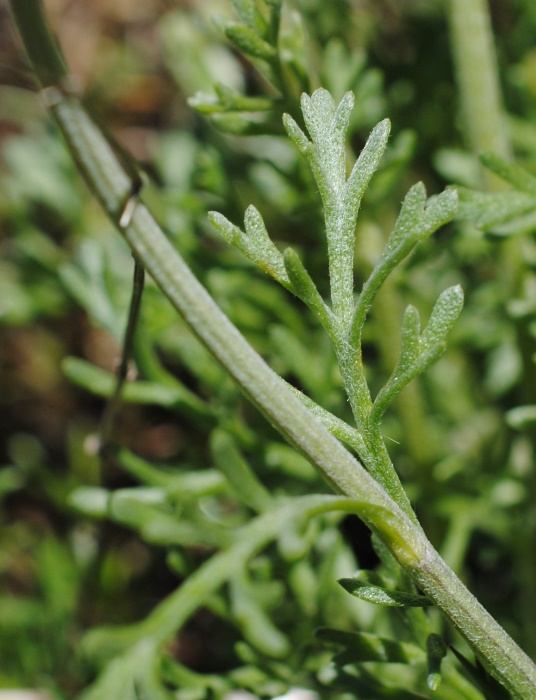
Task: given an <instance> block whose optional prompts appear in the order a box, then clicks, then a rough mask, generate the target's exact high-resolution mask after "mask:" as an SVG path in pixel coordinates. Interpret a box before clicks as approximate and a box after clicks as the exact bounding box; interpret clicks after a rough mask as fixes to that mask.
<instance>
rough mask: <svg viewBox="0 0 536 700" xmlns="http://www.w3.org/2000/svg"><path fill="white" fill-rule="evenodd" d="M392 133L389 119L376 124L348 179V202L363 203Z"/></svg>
mask: <svg viewBox="0 0 536 700" xmlns="http://www.w3.org/2000/svg"><path fill="white" fill-rule="evenodd" d="M390 132H391V122H390V121H389V119H384V120H383V121H381V122H380V123H379V124H376V126H375V127H374V129H373V130H372V132H371V134H370V136H369V137H368V139H367V142H366V144H365V146H364V148H363V150H362V151H361V153H360V155H359V158H358V159H357V160H356V162H355V163H354V167H353V168H352V172H351V174H350V177H349V178H348V181H347V185H346V198H347V200H348V202H351V201H354V202H355V201H357V202H360V201H361V198H362V197H363V194H364V193H365V190H366V188H367V186H368V184H369V182H370V179H371V178H372V176H373V175H374V173H375V172H376V170H377V169H378V166H379V164H380V160H381V158H382V156H383V154H384V151H385V149H386V147H387V140H388V138H389V134H390Z"/></svg>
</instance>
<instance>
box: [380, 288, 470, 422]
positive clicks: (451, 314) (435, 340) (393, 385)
mask: <svg viewBox="0 0 536 700" xmlns="http://www.w3.org/2000/svg"><path fill="white" fill-rule="evenodd" d="M463 299H464V296H463V290H462V288H461V287H460V285H455V286H454V287H449V288H448V289H446V290H445V291H444V292H442V293H441V294H440V295H439V298H438V300H437V301H436V303H435V305H434V308H433V309H432V313H431V314H430V319H429V321H428V325H427V326H426V328H425V329H424V331H423V332H422V334H420V335H419V328H420V320H419V313H418V311H417V309H415V308H414V307H413V306H408V307H407V309H406V311H405V313H404V316H403V319H402V348H401V351H400V358H399V360H398V362H397V364H396V367H395V368H394V370H393V372H392V374H391V376H390V377H389V379H388V380H387V382H386V383H385V385H384V386H383V387H382V389H381V390H380V391H379V392H378V395H377V396H376V399H375V400H374V405H373V407H372V411H371V413H370V422H371V424H373V425H377V424H378V422H379V421H380V420H381V417H382V416H383V414H384V413H385V410H386V409H387V406H388V405H389V404H390V403H391V401H392V400H393V399H394V397H395V396H396V395H397V394H399V393H400V392H401V391H402V389H403V388H404V387H405V386H407V385H408V384H409V382H410V381H411V380H412V379H413V378H414V377H416V376H417V375H419V374H422V373H423V372H424V371H426V370H427V369H428V367H430V365H432V364H433V363H434V362H436V361H437V360H438V359H439V358H440V357H441V355H442V354H443V352H444V351H445V349H446V347H447V335H448V334H449V332H450V331H451V329H452V327H453V325H454V323H455V322H456V319H457V318H458V316H459V315H460V313H461V310H462V308H463Z"/></svg>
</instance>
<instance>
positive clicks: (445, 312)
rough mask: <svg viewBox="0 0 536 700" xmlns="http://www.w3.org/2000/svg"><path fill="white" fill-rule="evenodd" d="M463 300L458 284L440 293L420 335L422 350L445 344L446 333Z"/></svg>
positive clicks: (459, 310)
mask: <svg viewBox="0 0 536 700" xmlns="http://www.w3.org/2000/svg"><path fill="white" fill-rule="evenodd" d="M463 299H464V295H463V289H462V288H461V286H460V285H459V284H457V285H455V286H454V287H449V288H448V289H445V291H444V292H441V294H440V295H439V298H438V300H437V301H436V303H435V305H434V308H433V309H432V313H431V314H430V319H429V321H428V324H427V326H426V328H425V329H424V331H423V333H422V335H421V342H422V345H423V347H424V348H426V349H429V348H432V347H433V346H434V345H436V346H441V345H443V344H444V343H445V341H446V337H447V335H448V333H449V332H450V330H451V329H452V326H453V325H454V323H455V322H456V319H457V318H458V316H459V315H460V313H461V311H462V308H463Z"/></svg>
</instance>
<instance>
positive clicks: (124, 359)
mask: <svg viewBox="0 0 536 700" xmlns="http://www.w3.org/2000/svg"><path fill="white" fill-rule="evenodd" d="M129 201H130V200H129ZM144 281H145V270H144V269H143V265H141V264H140V263H139V262H138V259H137V258H134V280H133V285H132V295H131V298H130V308H129V311H128V322H127V327H126V330H125V337H124V339H123V348H122V350H121V359H120V361H119V366H118V368H117V381H116V385H115V389H114V392H113V394H112V396H111V397H110V399H109V400H108V403H107V404H106V408H105V409H104V413H103V415H102V421H101V427H100V447H101V451H102V452H103V453H105V452H106V449H107V447H108V446H109V443H110V440H111V437H112V432H113V428H114V422H115V417H116V415H117V412H118V410H119V406H120V404H121V391H122V389H123V385H124V383H125V381H126V379H127V375H128V362H129V359H130V358H131V356H132V348H133V346H134V336H135V333H136V326H137V324H138V319H139V313H140V305H141V298H142V294H143V285H144Z"/></svg>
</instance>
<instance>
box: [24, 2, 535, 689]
mask: <svg viewBox="0 0 536 700" xmlns="http://www.w3.org/2000/svg"><path fill="white" fill-rule="evenodd" d="M10 4H11V9H12V11H13V15H14V17H15V20H16V22H17V24H18V27H19V31H20V34H21V36H22V39H23V42H24V44H25V45H26V46H27V47H28V55H29V56H30V58H31V60H32V62H33V67H34V70H35V72H36V74H37V76H38V78H39V79H40V80H41V79H42V78H45V82H44V83H42V84H44V86H45V87H47V86H50V84H51V83H50V74H51V71H50V68H54V69H57V56H58V51H57V49H55V44H54V42H53V40H52V37H50V35H48V34H47V29H46V26H45V25H44V19H43V16H42V12H41V7H40V4H39V2H38V0H11V3H10ZM23 10H24V11H23ZM40 23H43V26H39V25H40ZM36 32H37V33H38V34H39V36H40V38H41V43H40V51H39V52H36V51H35V50H34V49H33V48H32V42H33V38H34V36H35V34H36ZM43 36H45V37H47V36H48V44H49V45H50V46H47V41H44V40H43V39H42V37H43ZM49 58H50V59H52V58H54V64H51V66H50V67H49V66H48V60H49ZM52 72H53V71H52ZM57 73H58V78H59V80H60V81H61V80H63V79H64V78H65V74H64V73H63V72H62V71H59V70H58V71H57ZM53 97H54V99H53V100H49V107H50V111H51V112H52V114H53V116H54V117H55V119H56V121H57V123H58V124H59V126H60V128H61V130H62V132H63V134H64V136H65V139H66V141H67V143H68V145H69V148H70V150H71V152H72V154H73V157H74V158H75V160H76V162H77V164H78V166H79V169H80V171H81V173H82V174H83V176H84V177H85V179H86V180H87V182H88V184H89V185H90V187H91V189H92V190H93V191H94V193H95V194H96V196H97V198H98V199H99V201H100V202H101V205H102V206H103V208H104V209H105V211H106V213H107V214H108V216H109V217H110V219H111V220H112V221H113V222H114V224H115V225H116V226H117V228H118V229H119V231H120V232H121V233H122V234H123V235H124V237H125V238H126V240H127V241H128V243H129V244H130V246H131V247H132V249H133V250H134V252H135V254H136V255H137V257H138V259H139V260H140V262H141V263H142V264H143V265H144V266H145V268H146V269H147V271H148V272H149V273H150V274H151V275H152V276H153V278H154V279H155V281H156V283H157V284H158V286H159V287H160V288H161V290H162V292H163V293H164V294H165V295H166V296H167V298H168V299H169V300H170V301H171V303H172V304H173V305H174V306H175V308H176V309H177V310H178V311H179V312H180V313H181V314H182V315H183V317H184V318H185V320H186V322H187V323H188V324H189V326H190V327H191V328H192V330H193V331H194V332H195V333H196V334H197V335H198V337H199V338H200V339H201V340H202V341H203V342H204V343H205V345H206V346H207V347H208V349H209V350H210V351H211V352H212V354H213V355H214V356H215V357H216V358H217V359H218V360H219V361H220V363H221V364H222V365H223V366H224V367H225V368H226V369H227V371H228V372H229V373H230V375H231V376H232V377H233V378H234V380H235V381H236V382H237V384H238V385H239V386H240V387H241V389H242V390H243V391H244V393H245V394H246V395H247V396H248V397H249V398H250V399H251V400H252V401H253V402H254V403H255V404H256V405H257V406H258V407H259V409H260V410H261V411H262V412H263V413H264V414H265V415H266V417H267V418H268V420H269V421H270V422H271V423H272V424H273V425H274V426H275V427H276V428H277V429H278V430H279V431H280V432H281V433H282V434H283V435H284V436H285V437H286V438H287V440H288V441H289V442H290V443H291V444H292V445H294V446H295V447H296V448H297V449H299V450H300V451H301V452H302V453H303V454H304V455H305V456H306V457H307V458H308V459H310V460H311V462H312V463H313V464H315V465H316V467H317V468H318V469H319V470H320V472H321V473H322V474H323V475H324V476H325V478H326V479H327V481H328V482H329V483H331V484H332V486H333V487H334V489H335V490H336V491H338V492H339V493H341V494H344V495H345V496H347V497H348V498H349V499H352V501H353V504H352V509H354V508H355V510H356V511H357V512H359V515H360V517H361V518H362V519H363V520H364V521H365V522H366V523H367V524H368V525H369V527H370V528H371V529H372V530H373V531H374V532H376V533H377V534H378V535H379V536H380V537H381V538H382V540H383V541H384V542H385V544H386V545H387V546H388V547H389V548H390V549H391V551H392V552H393V554H394V556H395V557H396V558H397V560H398V561H399V563H400V564H401V565H402V566H404V567H405V568H406V569H407V570H408V571H409V573H410V574H411V576H412V577H413V579H414V580H415V581H416V582H417V584H418V585H419V586H420V587H421V589H422V590H423V591H424V592H425V593H426V594H427V595H428V597H429V598H430V599H431V600H432V601H434V603H436V604H437V606H438V607H439V608H440V609H441V610H442V611H443V612H444V613H445V615H446V616H447V617H448V618H449V619H450V620H451V622H452V623H453V624H454V625H455V627H456V628H457V629H458V630H459V631H460V632H461V634H462V635H463V636H464V637H465V638H466V639H467V640H468V641H469V643H470V644H471V645H472V646H473V648H474V650H475V652H476V653H477V654H478V655H479V657H480V658H481V660H482V662H483V663H484V665H485V666H486V668H487V669H488V670H489V672H490V673H491V674H492V675H493V676H494V677H495V678H497V679H498V680H499V681H500V682H501V683H503V684H504V685H505V686H506V687H507V688H508V689H509V690H510V691H511V692H512V694H513V695H514V696H515V697H517V698H521V699H524V700H525V699H526V700H532V699H533V698H534V697H536V666H535V665H534V664H533V663H532V661H531V660H530V659H529V658H528V656H526V654H524V653H523V651H522V650H521V649H520V648H519V647H517V645H516V644H515V643H514V642H513V640H512V639H511V638H510V637H509V636H508V635H507V634H506V632H505V631H504V630H503V629H502V628H501V627H500V625H498V623H497V622H496V621H495V620H494V619H493V618H492V617H491V615H489V614H488V613H487V612H486V611H485V610H484V609H483V608H482V606H480V604H479V603H478V601H477V600H476V599H475V598H474V597H473V596H472V594H471V593H470V592H469V591H468V590H467V589H466V588H465V586H464V585H463V584H462V582H461V581H460V580H459V579H458V578H457V577H456V575H455V574H454V572H453V571H452V570H451V569H449V567H448V566H447V565H446V564H445V562H444V561H443V560H442V559H441V558H440V557H439V555H438V554H437V553H436V552H435V550H433V548H432V546H431V544H430V543H429V542H428V541H427V539H426V537H425V536H424V534H423V532H422V530H421V529H420V528H419V527H417V526H416V525H415V524H414V523H413V522H412V521H411V520H410V519H409V518H408V516H407V515H405V514H404V513H403V512H402V510H401V509H400V507H399V506H398V505H397V504H396V503H395V502H394V501H393V500H392V499H391V498H390V497H389V496H388V495H387V494H386V493H385V491H384V490H383V489H382V488H381V487H380V486H379V485H378V483H377V482H376V481H375V480H374V479H373V478H372V477H371V476H370V474H368V472H367V471H366V470H365V469H364V468H363V467H362V465H361V464H360V463H359V462H358V461H357V460H356V459H355V458H354V457H353V456H352V455H351V454H350V453H349V452H348V451H347V450H346V449H345V448H344V447H343V445H342V444H341V443H340V442H339V441H338V440H337V439H336V438H334V437H333V436H332V435H331V433H329V432H328V431H327V430H326V429H325V428H324V427H323V426H322V424H321V423H320V422H319V421H318V420H317V419H316V418H315V417H314V416H313V415H312V413H311V412H310V411H309V410H308V409H307V408H305V406H303V404H302V403H301V402H300V400H299V399H298V398H297V397H296V396H295V395H294V394H293V392H292V391H291V389H290V388H289V387H288V386H287V384H286V383H285V382H284V381H283V380H282V379H281V378H280V377H279V376H278V375H276V374H275V373H274V372H273V371H272V370H271V369H270V368H269V367H268V366H267V365H266V363H265V362H264V361H263V360H262V358H261V357H260V356H259V355H257V353H256V352H255V351H254V350H253V349H252V348H251V346H250V345H249V344H248V343H247V341H246V340H245V339H244V337H243V336H242V335H241V334H240V332H239V331H238V330H237V329H236V328H235V327H234V326H233V325H232V324H231V322H230V321H229V319H228V318H227V317H226V316H225V315H224V314H223V312H222V311H221V310H220V309H219V308H218V306H217V305H216V303H215V302H214V300H213V299H212V298H211V297H210V295H209V294H208V292H207V291H206V290H205V288H204V287H203V286H202V285H201V284H200V283H199V281H198V280H197V279H196V278H195V277H194V275H193V274H192V272H191V271H190V270H189V268H188V267H187V265H186V264H185V262H184V261H183V259H182V258H181V256H180V255H179V254H178V252H177V251H176V250H175V249H174V248H173V246H172V245H171V243H170V241H169V240H168V239H167V238H166V236H165V234H164V233H163V232H162V230H161V229H160V228H159V227H158V225H157V223H156V222H155V220H154V219H153V217H152V216H151V214H150V213H149V211H148V210H147V208H146V207H145V206H144V205H143V204H141V203H139V204H138V205H137V206H136V208H135V210H134V212H133V214H132V218H131V220H130V223H129V225H128V226H126V227H124V226H122V225H121V224H120V220H121V215H122V213H123V210H124V208H125V203H126V202H128V200H129V197H130V194H131V191H132V185H131V180H130V177H129V175H128V173H127V171H126V170H125V166H124V164H123V163H122V162H121V161H120V159H118V157H117V154H116V152H115V151H114V149H113V147H112V146H111V145H110V143H109V142H108V141H107V139H106V138H105V137H104V136H103V134H102V132H101V131H100V130H99V128H98V127H97V126H96V124H95V122H94V121H93V120H91V119H90V117H89V116H88V114H87V112H86V111H85V110H84V108H83V107H82V105H81V104H80V102H79V101H78V100H77V99H75V98H73V97H71V96H68V95H65V94H63V93H62V91H61V86H58V88H57V90H56V93H54V95H53Z"/></svg>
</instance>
